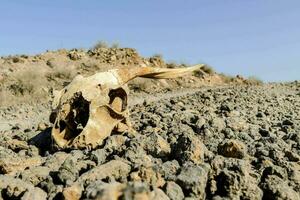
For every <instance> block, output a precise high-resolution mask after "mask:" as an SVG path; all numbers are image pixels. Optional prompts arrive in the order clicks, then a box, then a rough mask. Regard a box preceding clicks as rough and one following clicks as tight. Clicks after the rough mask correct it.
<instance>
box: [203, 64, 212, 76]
mask: <svg viewBox="0 0 300 200" xmlns="http://www.w3.org/2000/svg"><path fill="white" fill-rule="evenodd" d="M201 69H202V71H204V72H205V73H207V74H210V75H212V74H214V73H215V70H214V69H213V68H212V67H211V66H209V65H204V66H203V67H202V68H201Z"/></svg>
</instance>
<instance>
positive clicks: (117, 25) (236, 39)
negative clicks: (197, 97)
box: [0, 0, 300, 81]
mask: <svg viewBox="0 0 300 200" xmlns="http://www.w3.org/2000/svg"><path fill="white" fill-rule="evenodd" d="M274 2H276V3H274ZM1 8H2V9H1V13H0V22H1V25H2V26H1V32H0V44H1V45H0V55H1V56H5V55H14V54H36V53H42V52H44V51H46V50H57V49H61V48H67V49H71V48H86V49H88V48H90V47H92V46H93V45H94V44H96V42H97V41H106V42H107V43H109V44H111V43H114V42H117V43H119V44H120V46H121V47H130V48H135V49H137V51H138V52H139V53H140V54H141V55H142V56H152V55H154V54H161V55H163V57H164V59H165V60H167V61H176V62H179V63H180V62H185V63H188V64H195V63H202V62H203V63H207V64H209V65H211V66H213V68H214V69H215V70H216V71H217V72H220V73H226V74H231V75H236V74H241V75H243V76H246V77H248V76H256V77H258V78H260V79H262V80H264V81H293V80H297V79H298V80H299V79H300V78H299V77H300V76H299V75H300V66H299V65H300V59H299V56H298V52H299V50H300V38H299V35H300V27H299V26H298V25H297V24H298V23H299V20H300V12H299V11H300V2H299V1H293V0H288V1H280V0H278V1H270V0H265V1H258V0H253V1H247V2H246V1H231V0H228V1H226V2H225V1H222V2H221V1H203V0H202V1H194V0H191V1H185V2H183V1H170V0H167V1H163V2H162V1H158V0H154V1H151V2H150V1H147V2H146V1H145V2H141V1H137V0H131V1H127V2H123V1H109V2H99V1H95V0H90V1H88V2H87V1H83V0H78V1H70V0H65V1H58V0H53V1H45V2H41V1H37V0H26V1H22V2H20V1H6V2H1Z"/></svg>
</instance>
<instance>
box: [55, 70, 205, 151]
mask: <svg viewBox="0 0 300 200" xmlns="http://www.w3.org/2000/svg"><path fill="white" fill-rule="evenodd" d="M202 66H203V65H196V66H194V67H189V68H179V69H163V68H151V67H136V68H121V69H113V70H110V71H107V72H100V73H96V74H94V75H92V76H89V77H82V76H80V75H78V76H76V77H75V78H74V80H73V81H72V82H71V83H70V84H69V85H68V86H66V87H65V88H64V89H62V90H61V91H59V92H57V94H55V97H54V99H53V104H52V109H53V110H52V111H53V112H52V114H51V115H50V121H51V122H52V123H54V126H53V128H52V132H51V135H52V138H53V139H54V141H55V143H56V144H57V146H58V147H60V148H75V149H76V148H79V149H82V148H95V147H96V146H98V145H101V144H102V143H103V141H104V140H105V139H106V138H107V137H108V136H109V135H110V134H111V133H112V132H114V131H116V132H124V131H126V129H129V128H130V122H129V112H128V109H127V96H128V91H127V88H126V83H127V82H128V81H130V80H132V79H134V78H136V77H147V78H175V77H178V76H181V75H184V74H186V73H189V72H191V71H194V70H197V69H199V68H201V67H202Z"/></svg>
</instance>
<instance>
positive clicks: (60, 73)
mask: <svg viewBox="0 0 300 200" xmlns="http://www.w3.org/2000/svg"><path fill="white" fill-rule="evenodd" d="M76 74H77V70H76V68H75V66H73V65H69V66H64V67H62V66H54V67H53V69H52V71H51V72H49V73H47V74H46V77H47V78H48V80H55V79H56V78H59V79H64V80H71V79H72V78H74V77H75V76H76Z"/></svg>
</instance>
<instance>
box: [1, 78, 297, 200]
mask: <svg viewBox="0 0 300 200" xmlns="http://www.w3.org/2000/svg"><path fill="white" fill-rule="evenodd" d="M150 96H151V95H149V97H150ZM130 98H131V106H130V110H131V121H132V123H133V127H134V129H135V132H129V133H125V134H123V135H112V136H110V137H108V138H107V139H106V140H105V144H104V145H103V146H101V147H99V148H97V149H95V150H92V151H87V150H82V151H81V150H71V151H52V150H51V138H50V137H49V128H47V124H43V123H42V124H39V126H38V125H37V124H38V121H44V122H45V123H48V122H47V119H46V117H47V115H48V111H49V110H48V107H47V104H45V105H39V106H35V107H34V108H33V107H32V109H30V108H28V107H27V108H26V109H25V108H20V109H16V108H14V107H10V108H6V109H5V110H4V109H3V110H2V112H1V113H2V117H5V116H6V117H7V118H8V119H9V120H10V121H11V124H9V125H7V126H6V127H4V126H2V130H1V135H0V137H1V139H0V174H1V175H0V188H1V196H2V199H19V198H21V199H46V198H48V199H62V198H63V197H64V198H67V199H172V200H180V199H186V200H192V199H215V200H217V199H251V200H252V199H291V200H292V199H294V200H297V199H300V196H299V194H300V83H299V82H293V83H287V84H265V85H261V86H249V85H225V86H212V87H204V86H203V87H202V88H200V89H199V88H198V89H193V90H181V91H179V90H172V91H168V92H162V93H158V94H156V95H155V96H154V97H152V98H148V96H145V94H139V93H133V94H132V95H131V97H130ZM16 110H19V112H20V113H28V115H27V118H28V120H23V123H22V121H21V122H20V121H18V123H17V124H16V123H13V120H14V119H15V118H16V116H17V115H18V114H15V116H14V114H13V113H15V111H16ZM30 113H31V114H30ZM31 118H35V119H39V120H35V121H34V122H33V121H30V120H31ZM26 121H30V122H31V123H26ZM41 138H42V139H41Z"/></svg>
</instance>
